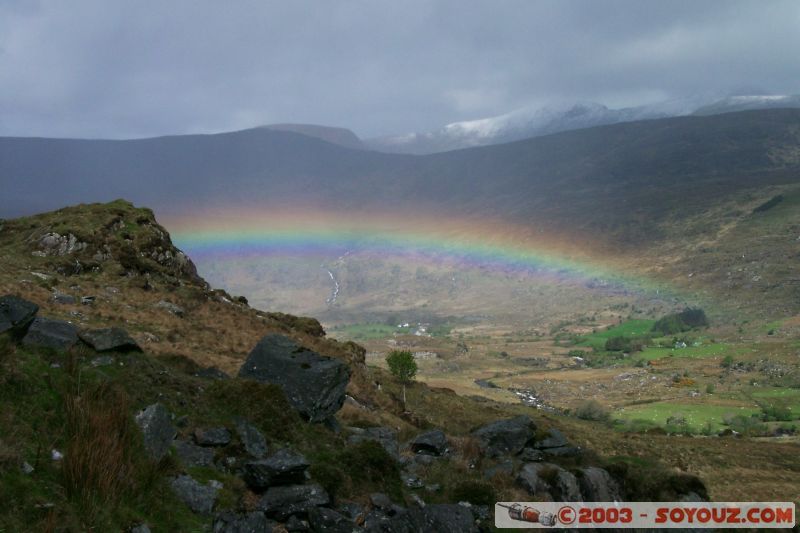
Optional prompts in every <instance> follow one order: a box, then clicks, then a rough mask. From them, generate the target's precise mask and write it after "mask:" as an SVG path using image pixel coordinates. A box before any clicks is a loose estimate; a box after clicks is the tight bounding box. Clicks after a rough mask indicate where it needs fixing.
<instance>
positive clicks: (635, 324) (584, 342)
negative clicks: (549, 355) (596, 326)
mask: <svg viewBox="0 0 800 533" xmlns="http://www.w3.org/2000/svg"><path fill="white" fill-rule="evenodd" d="M653 324H655V320H646V319H635V320H628V321H626V322H623V323H622V324H619V325H617V326H611V327H609V328H607V329H604V330H602V331H597V332H595V333H590V334H588V335H584V336H582V337H580V339H579V340H578V343H577V344H578V346H589V347H592V348H597V349H598V350H603V349H605V346H606V341H607V340H608V339H610V338H611V337H629V338H641V337H646V336H647V335H648V334H649V333H650V330H652V329H653Z"/></svg>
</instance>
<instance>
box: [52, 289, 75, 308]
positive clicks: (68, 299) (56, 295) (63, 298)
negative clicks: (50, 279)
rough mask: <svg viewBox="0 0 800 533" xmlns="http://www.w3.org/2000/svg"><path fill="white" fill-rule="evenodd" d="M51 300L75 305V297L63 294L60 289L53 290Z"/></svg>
mask: <svg viewBox="0 0 800 533" xmlns="http://www.w3.org/2000/svg"><path fill="white" fill-rule="evenodd" d="M53 301H54V302H55V303H57V304H63V305H75V303H76V300H75V297H74V296H72V295H70V294H64V293H63V292H60V291H53Z"/></svg>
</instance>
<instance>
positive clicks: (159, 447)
mask: <svg viewBox="0 0 800 533" xmlns="http://www.w3.org/2000/svg"><path fill="white" fill-rule="evenodd" d="M136 424H138V426H139V428H140V429H141V430H142V435H143V436H144V448H145V450H146V451H147V453H148V455H149V456H150V457H151V458H152V459H155V460H156V461H158V460H160V459H161V458H162V457H164V455H166V454H167V452H168V451H169V447H170V445H171V444H172V440H173V439H174V438H175V435H177V433H178V432H177V430H176V429H175V426H173V425H172V417H171V416H170V414H169V411H167V409H166V408H165V407H164V406H163V405H161V404H160V403H154V404H153V405H149V406H147V407H146V408H145V409H143V410H142V411H139V414H137V415H136Z"/></svg>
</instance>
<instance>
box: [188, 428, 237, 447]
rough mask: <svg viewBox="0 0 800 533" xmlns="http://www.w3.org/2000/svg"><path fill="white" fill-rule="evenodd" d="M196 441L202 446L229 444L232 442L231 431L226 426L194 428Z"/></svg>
mask: <svg viewBox="0 0 800 533" xmlns="http://www.w3.org/2000/svg"><path fill="white" fill-rule="evenodd" d="M194 441H195V442H196V443H197V444H199V445H200V446H227V445H228V444H229V443H230V442H231V432H230V431H228V430H227V429H226V428H222V427H220V428H205V429H201V428H198V429H195V430H194Z"/></svg>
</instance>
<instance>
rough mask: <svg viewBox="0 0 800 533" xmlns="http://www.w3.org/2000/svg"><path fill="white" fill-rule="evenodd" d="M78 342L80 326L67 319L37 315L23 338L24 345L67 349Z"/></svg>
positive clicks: (60, 349)
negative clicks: (54, 318)
mask: <svg viewBox="0 0 800 533" xmlns="http://www.w3.org/2000/svg"><path fill="white" fill-rule="evenodd" d="M77 342H78V328H77V327H75V325H73V324H72V323H70V322H67V321H65V320H53V319H51V318H43V317H36V318H35V319H34V320H33V322H32V323H31V325H30V327H28V332H27V333H26V334H25V337H23V338H22V344H23V345H24V346H29V347H34V348H50V349H52V350H58V351H66V350H69V349H70V348H72V347H73V346H75V344H76V343H77Z"/></svg>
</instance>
